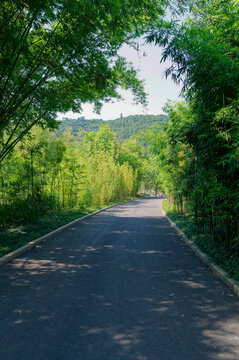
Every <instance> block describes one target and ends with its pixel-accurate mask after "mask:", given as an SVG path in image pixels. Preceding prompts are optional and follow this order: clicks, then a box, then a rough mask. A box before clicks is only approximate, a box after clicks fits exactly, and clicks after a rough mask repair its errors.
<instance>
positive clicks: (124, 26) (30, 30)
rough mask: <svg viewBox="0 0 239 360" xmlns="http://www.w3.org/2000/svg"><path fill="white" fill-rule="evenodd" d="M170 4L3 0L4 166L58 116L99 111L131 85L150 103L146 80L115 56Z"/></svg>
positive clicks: (0, 155)
mask: <svg viewBox="0 0 239 360" xmlns="http://www.w3.org/2000/svg"><path fill="white" fill-rule="evenodd" d="M167 3H168V1H164V0H162V1H149V0H137V1H136V0H134V1H132V0H130V1H129V0H117V1H116V0H114V1H112V0H110V1H109V0H105V1H98V0H91V1H89V0H78V1H75V0H57V1H56V0H41V1H33V0H30V1H25V2H21V1H18V0H2V1H1V2H0V29H1V36H0V69H1V70H0V163H1V162H2V160H3V159H4V158H5V156H7V154H8V153H9V152H10V151H11V150H12V149H13V148H14V146H15V145H16V144H17V143H18V142H19V141H20V140H21V139H22V138H23V136H25V135H26V133H28V131H29V130H30V129H31V128H32V127H33V126H34V125H35V124H39V125H41V126H42V127H49V128H54V127H56V122H55V118H56V113H57V112H58V111H60V112H66V111H68V110H70V109H71V110H73V111H75V112H79V111H81V105H82V103H85V102H91V103H93V104H94V106H95V109H96V111H99V110H100V108H101V103H102V100H106V101H109V99H111V98H120V95H119V93H118V88H120V87H121V88H124V89H130V90H132V92H133V94H134V98H135V101H136V102H142V103H143V104H145V103H146V94H145V92H144V89H143V83H142V81H140V80H138V79H137V73H136V71H135V69H133V68H132V66H131V65H129V64H127V62H126V60H125V59H124V58H122V57H120V56H119V55H118V50H119V49H120V47H121V46H122V44H124V43H127V44H128V45H130V46H135V41H134V39H135V38H137V37H139V36H140V35H142V34H143V33H144V32H145V31H147V29H148V28H149V27H150V26H151V24H153V23H155V22H157V20H158V18H159V17H161V16H162V15H163V14H164V9H163V8H165V6H166V5H167Z"/></svg>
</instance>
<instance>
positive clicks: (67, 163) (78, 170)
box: [0, 124, 142, 229]
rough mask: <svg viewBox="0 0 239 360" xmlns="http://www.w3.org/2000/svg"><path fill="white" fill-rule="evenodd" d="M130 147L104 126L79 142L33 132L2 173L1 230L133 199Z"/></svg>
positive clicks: (136, 166) (134, 165) (135, 181)
mask: <svg viewBox="0 0 239 360" xmlns="http://www.w3.org/2000/svg"><path fill="white" fill-rule="evenodd" d="M131 143H132V144H134V145H132V144H131V146H130V140H128V142H127V143H126V144H119V142H118V141H117V139H116V134H115V133H114V132H113V131H112V130H111V129H110V128H109V126H108V125H107V124H103V125H102V127H101V128H100V129H99V131H98V132H85V133H84V132H81V133H80V134H79V136H78V137H76V136H73V135H72V134H71V131H70V130H68V131H66V132H65V133H63V134H61V135H60V136H59V137H56V136H55V134H54V133H53V132H49V131H48V130H42V129H40V128H37V127H35V128H33V129H32V131H31V133H30V136H29V138H25V140H24V141H22V143H21V144H19V145H18V146H16V148H15V150H14V151H13V152H12V153H11V154H10V155H9V156H8V158H7V159H6V161H5V162H4V164H2V166H1V169H0V199H1V200H0V229H6V228H9V227H11V226H19V225H22V224H26V223H29V222H31V223H33V222H36V221H37V219H38V218H39V217H40V216H42V215H47V214H49V213H52V212H56V211H58V210H60V209H69V210H71V209H81V210H82V211H86V209H88V208H90V207H91V206H94V207H95V206H103V205H105V204H108V203H110V202H111V201H120V200H124V199H126V198H128V197H131V196H135V195H136V193H137V190H138V188H139V183H140V177H139V173H140V169H141V167H142V163H141V161H140V159H139V155H137V156H138V158H137V156H136V152H137V151H136V150H137V144H136V143H135V140H131ZM136 158H137V162H136V161H134V160H136Z"/></svg>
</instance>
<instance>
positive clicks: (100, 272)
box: [0, 198, 239, 360]
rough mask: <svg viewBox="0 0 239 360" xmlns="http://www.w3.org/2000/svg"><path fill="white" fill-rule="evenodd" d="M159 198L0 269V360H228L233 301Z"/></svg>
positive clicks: (237, 332) (105, 216)
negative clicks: (165, 212) (177, 229)
mask: <svg viewBox="0 0 239 360" xmlns="http://www.w3.org/2000/svg"><path fill="white" fill-rule="evenodd" d="M161 201H162V199H160V198H145V199H138V200H135V201H131V202H128V203H125V204H121V205H118V206H116V207H113V208H111V209H108V210H106V211H104V212H102V213H100V214H98V215H95V216H92V217H90V218H87V219H86V220H84V221H83V222H80V223H78V224H76V225H74V226H72V227H71V228H69V229H67V230H65V231H64V232H62V233H60V234H58V235H56V236H55V237H54V238H51V239H50V240H48V241H47V242H45V243H43V244H42V245H41V246H38V247H37V248H35V249H33V250H31V251H29V252H27V253H25V254H23V255H22V256H21V257H19V258H18V259H15V260H14V261H13V262H11V263H9V264H7V265H5V266H3V267H1V268H0V288H1V292H0V359H4V360H13V359H14V360H22V359H23V360H46V359H50V360H53V359H54V360H209V359H210V360H211V359H215V360H221V359H226V360H238V359H239V299H238V298H237V296H236V295H234V294H233V293H232V292H231V291H230V290H229V289H228V288H227V287H226V286H225V285H224V284H223V283H222V282H221V281H220V280H219V279H217V278H216V277H215V276H214V275H212V273H211V271H210V270H208V268H207V267H206V266H205V265H204V264H203V263H202V262H201V261H200V260H199V259H198V258H197V257H196V256H195V255H194V254H193V252H192V251H191V250H190V249H189V248H188V247H187V246H186V245H185V244H184V242H183V241H182V240H181V239H180V238H179V237H178V236H177V234H176V233H175V232H174V230H173V229H172V228H171V227H170V226H169V224H168V222H167V220H166V219H165V217H163V214H162V212H161V210H160V209H161Z"/></svg>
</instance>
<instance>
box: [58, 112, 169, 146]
mask: <svg viewBox="0 0 239 360" xmlns="http://www.w3.org/2000/svg"><path fill="white" fill-rule="evenodd" d="M167 119H168V117H167V116H166V115H130V116H127V117H122V118H119V119H115V120H108V121H104V120H101V119H100V120H98V119H92V120H86V119H85V118H84V117H80V118H78V119H69V118H63V119H62V121H61V122H60V126H59V132H64V131H65V130H66V129H67V128H69V127H71V128H72V131H73V134H74V135H77V134H78V132H79V131H80V130H85V131H98V130H99V128H100V126H101V124H105V123H106V124H108V125H109V126H110V128H111V130H113V131H114V132H115V133H116V134H117V137H118V138H119V140H121V141H123V140H125V139H127V138H129V137H131V136H133V135H135V134H136V133H137V132H138V131H141V130H144V129H148V128H149V127H151V126H153V124H155V123H156V124H157V123H160V122H166V121H167Z"/></svg>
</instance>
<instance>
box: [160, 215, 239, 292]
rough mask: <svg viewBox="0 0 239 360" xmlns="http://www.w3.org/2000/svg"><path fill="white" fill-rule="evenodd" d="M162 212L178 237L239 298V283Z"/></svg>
mask: <svg viewBox="0 0 239 360" xmlns="http://www.w3.org/2000/svg"><path fill="white" fill-rule="evenodd" d="M162 212H163V214H164V216H165V217H166V219H167V220H168V222H169V223H170V225H171V226H172V227H173V228H174V230H176V232H177V233H178V235H179V236H180V237H181V238H182V239H183V240H184V242H185V243H186V245H188V246H189V247H190V248H191V249H192V251H193V252H194V253H195V254H196V255H197V256H198V257H199V258H200V259H201V260H202V261H203V262H204V263H205V264H206V265H207V266H208V267H209V268H210V269H211V270H212V272H213V273H214V274H215V275H216V276H218V277H219V278H220V279H221V280H222V281H223V282H224V283H225V284H226V285H227V286H229V288H230V289H231V290H233V291H234V293H235V294H236V295H238V296H239V286H238V283H237V282H236V281H235V280H234V279H232V278H231V277H230V276H229V275H228V273H226V272H225V271H224V270H223V269H222V268H221V267H220V266H218V265H217V264H215V262H214V261H213V260H212V259H211V258H210V257H209V256H208V255H207V254H205V253H204V252H203V251H202V250H201V249H199V247H198V246H197V245H196V244H194V242H193V241H191V240H189V239H188V237H187V236H186V235H185V234H184V232H183V231H182V230H180V229H179V228H178V227H177V225H176V224H175V223H174V222H173V221H172V220H171V219H170V218H169V217H168V216H167V215H166V214H165V212H164V211H163V209H162Z"/></svg>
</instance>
